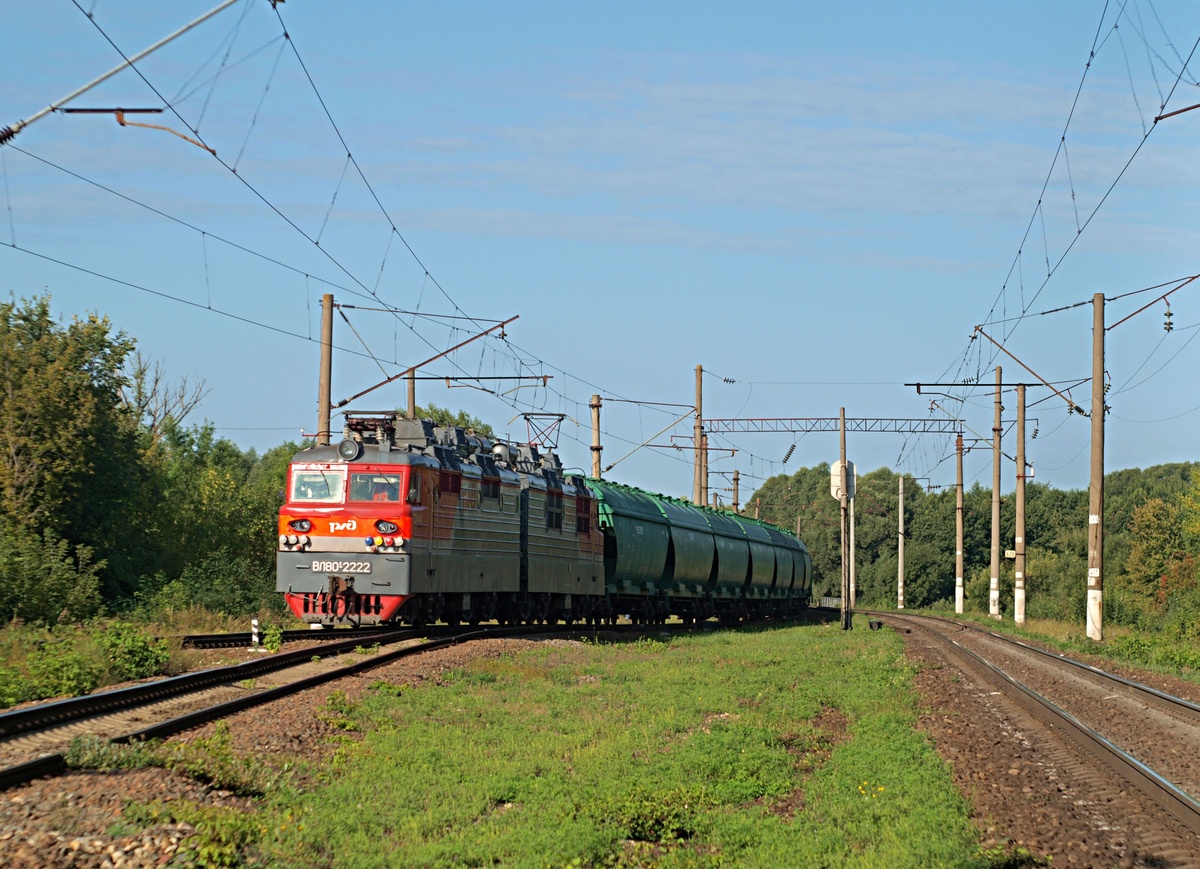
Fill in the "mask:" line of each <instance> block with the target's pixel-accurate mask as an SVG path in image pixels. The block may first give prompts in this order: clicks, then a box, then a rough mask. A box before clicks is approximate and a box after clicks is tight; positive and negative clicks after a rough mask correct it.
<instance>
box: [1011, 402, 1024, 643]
mask: <svg viewBox="0 0 1200 869" xmlns="http://www.w3.org/2000/svg"><path fill="white" fill-rule="evenodd" d="M1016 501H1017V527H1016V540H1015V541H1014V548H1015V550H1016V562H1015V564H1014V572H1015V575H1014V587H1013V622H1015V623H1016V624H1018V625H1023V624H1025V384H1024V383H1019V384H1017V495H1016Z"/></svg>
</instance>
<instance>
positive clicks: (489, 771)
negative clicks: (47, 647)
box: [126, 625, 1018, 869]
mask: <svg viewBox="0 0 1200 869" xmlns="http://www.w3.org/2000/svg"><path fill="white" fill-rule="evenodd" d="M912 674H913V670H912V667H911V665H910V664H908V663H907V662H906V660H905V659H904V657H903V649H902V641H901V638H900V637H898V636H897V635H895V634H893V633H892V632H890V631H880V632H870V631H866V630H856V631H854V632H853V633H848V634H847V633H843V632H841V631H840V630H838V629H837V628H836V626H832V625H825V626H817V625H812V626H804V627H792V628H778V629H773V630H763V631H751V632H733V631H720V632H714V633H710V634H706V635H702V636H692V637H683V638H675V639H671V640H669V641H662V642H660V641H646V640H643V641H640V642H635V643H626V644H612V645H610V644H598V643H553V644H547V645H545V646H542V647H540V648H538V649H535V650H531V651H527V652H523V653H521V654H516V655H512V656H507V657H504V658H501V659H495V660H488V659H480V660H477V661H474V662H473V663H471V664H470V665H468V666H467V667H465V668H463V669H461V670H458V671H455V672H450V673H446V674H443V675H442V677H441V678H440V680H439V681H438V682H432V681H429V682H424V683H422V684H421V685H420V686H419V687H413V688H407V687H406V688H396V687H394V686H391V685H388V684H384V683H377V684H376V685H375V686H374V689H373V690H372V692H371V693H370V695H369V697H368V698H367V699H366V700H364V701H362V702H360V703H353V704H352V703H349V702H347V701H346V700H345V698H344V697H342V698H338V697H335V700H334V701H332V702H331V703H329V704H327V706H326V707H325V708H324V709H323V710H322V711H321V712H320V713H319V714H320V715H322V716H325V717H326V718H327V719H330V718H332V719H333V720H336V722H337V725H338V727H339V728H340V729H341V730H342V731H344V732H345V733H346V734H347V736H349V737H350V738H349V739H346V740H345V741H344V742H343V744H342V745H341V747H340V748H339V750H338V752H337V756H336V761H335V763H334V764H333V765H332V766H331V767H330V768H328V769H325V770H319V771H316V772H315V774H316V780H318V781H320V782H321V783H322V784H321V786H318V787H311V786H310V787H308V788H300V787H297V786H296V782H295V781H293V782H292V784H288V782H287V780H286V779H285V780H279V779H278V778H276V779H275V780H274V782H273V784H272V786H271V788H270V789H267V790H266V793H265V794H264V795H263V796H262V797H261V798H260V802H259V803H258V807H257V810H256V811H255V812H253V813H251V814H248V815H247V814H243V813H233V814H230V815H229V816H227V817H224V818H216V817H213V816H211V815H206V816H195V817H191V818H190V819H189V815H190V814H193V813H191V812H190V810H189V809H188V807H187V806H186V805H177V804H174V803H171V804H166V805H155V806H130V807H129V808H128V809H127V810H126V820H127V822H128V821H135V822H136V821H137V819H143V818H144V819H146V820H151V819H153V820H155V821H159V822H161V821H162V820H165V819H167V818H176V819H178V820H182V821H189V820H190V822H192V823H197V822H202V823H201V824H199V827H200V830H199V834H198V835H199V837H200V838H199V839H198V841H199V842H205V841H206V842H209V845H207V846H206V847H207V848H208V849H209V850H208V853H209V854H210V855H214V854H221V855H224V858H223V859H225V858H228V860H229V861H230V862H233V861H236V860H247V861H249V862H251V863H260V862H261V863H264V864H269V865H287V866H348V867H349V866H354V867H358V866H363V867H366V866H389V867H390V866H422V867H425V866H431V867H436V866H444V867H458V866H484V865H488V866H491V865H503V866H518V867H525V866H529V867H605V866H607V867H613V866H617V867H626V866H653V867H664V869H665V867H709V866H738V867H742V866H748V867H754V866H770V867H779V866H839V867H840V866H863V867H867V866H870V867H874V866H891V867H906V866H912V867H916V866H921V867H926V866H956V867H958V866H973V865H974V866H993V865H1009V866H1011V865H1018V863H1015V862H1009V863H1003V860H1004V859H1005V858H1003V857H1002V856H1000V855H993V854H984V853H981V852H980V850H979V847H978V845H977V844H976V834H975V832H974V831H973V829H972V828H971V825H970V823H969V821H968V814H967V813H968V806H967V805H966V803H965V802H964V800H963V799H962V798H961V797H960V796H959V794H958V793H957V792H956V791H955V789H954V787H953V784H952V782H951V778H950V775H949V773H948V771H947V769H946V767H945V765H944V764H943V763H942V761H941V760H940V758H939V757H938V755H937V754H936V753H935V752H934V750H933V748H932V747H931V746H930V745H929V744H928V742H927V741H926V739H925V738H924V737H923V736H922V735H921V734H920V733H919V732H918V731H916V729H915V722H916V716H917V698H916V695H915V692H914V690H913V688H912V684H911V677H912ZM227 760H228V758H226V759H225V761H223V763H225V765H226V766H227V767H228V763H227ZM281 760H282V759H279V758H276V759H273V760H268V761H267V762H280V761H281ZM262 762H263V759H257V760H256V759H251V758H246V759H245V769H246V770H247V773H249V772H251V769H250V768H251V767H252V766H254V765H255V764H260V763H262ZM202 765H203V764H200V766H202ZM193 766H196V764H195V763H193ZM312 774H313V773H312V771H310V773H309V775H308V776H306V780H308V781H310V782H311V781H312V780H313V778H312ZM227 784H228V783H227ZM221 843H223V844H221ZM214 848H215V850H214Z"/></svg>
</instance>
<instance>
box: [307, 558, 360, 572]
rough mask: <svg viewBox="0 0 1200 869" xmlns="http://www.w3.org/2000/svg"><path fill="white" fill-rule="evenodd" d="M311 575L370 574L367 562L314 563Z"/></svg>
mask: <svg viewBox="0 0 1200 869" xmlns="http://www.w3.org/2000/svg"><path fill="white" fill-rule="evenodd" d="M312 572H313V573H370V572H371V562H369V561H314V562H313V563H312Z"/></svg>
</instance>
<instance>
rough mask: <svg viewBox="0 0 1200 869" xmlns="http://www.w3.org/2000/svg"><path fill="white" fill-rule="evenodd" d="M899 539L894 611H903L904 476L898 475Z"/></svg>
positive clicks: (897, 544)
mask: <svg viewBox="0 0 1200 869" xmlns="http://www.w3.org/2000/svg"><path fill="white" fill-rule="evenodd" d="M899 513H900V520H899V527H900V538H899V540H898V541H897V543H896V609H898V610H902V609H904V474H901V475H900V511H899Z"/></svg>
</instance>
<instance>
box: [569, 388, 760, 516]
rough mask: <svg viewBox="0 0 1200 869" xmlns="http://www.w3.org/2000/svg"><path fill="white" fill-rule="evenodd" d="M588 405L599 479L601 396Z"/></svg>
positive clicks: (595, 467) (594, 456)
mask: <svg viewBox="0 0 1200 869" xmlns="http://www.w3.org/2000/svg"><path fill="white" fill-rule="evenodd" d="M588 407H590V408H591V409H592V476H593V477H595V478H596V479H597V480H599V479H600V453H601V452H602V451H603V450H604V447H602V446H601V445H600V396H598V395H593V396H592V400H591V402H589V403H588ZM734 497H737V496H736V495H735V496H734Z"/></svg>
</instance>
